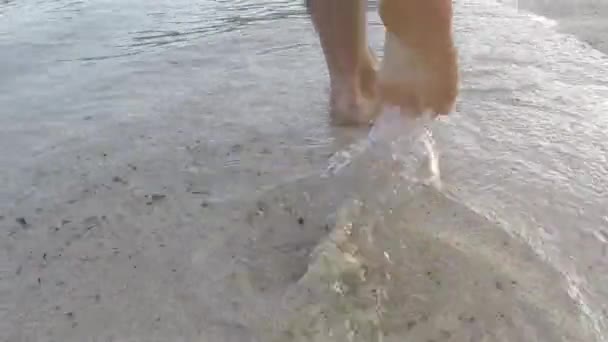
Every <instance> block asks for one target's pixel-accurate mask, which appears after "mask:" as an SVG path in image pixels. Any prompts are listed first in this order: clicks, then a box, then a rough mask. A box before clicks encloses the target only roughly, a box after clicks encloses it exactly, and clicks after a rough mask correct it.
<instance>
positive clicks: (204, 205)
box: [201, 202, 209, 208]
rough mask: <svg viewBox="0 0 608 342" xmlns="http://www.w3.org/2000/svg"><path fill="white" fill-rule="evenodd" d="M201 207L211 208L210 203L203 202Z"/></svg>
mask: <svg viewBox="0 0 608 342" xmlns="http://www.w3.org/2000/svg"><path fill="white" fill-rule="evenodd" d="M201 207H203V208H208V207H209V203H207V202H203V203H201Z"/></svg>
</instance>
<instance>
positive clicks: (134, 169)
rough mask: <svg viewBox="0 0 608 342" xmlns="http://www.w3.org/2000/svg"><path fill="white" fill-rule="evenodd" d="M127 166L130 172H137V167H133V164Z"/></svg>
mask: <svg viewBox="0 0 608 342" xmlns="http://www.w3.org/2000/svg"><path fill="white" fill-rule="evenodd" d="M127 165H128V166H129V168H131V170H133V171H137V166H135V165H133V164H127Z"/></svg>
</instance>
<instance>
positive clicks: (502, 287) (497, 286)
mask: <svg viewBox="0 0 608 342" xmlns="http://www.w3.org/2000/svg"><path fill="white" fill-rule="evenodd" d="M496 289H497V290H499V291H502V290H504V286H502V283H501V282H499V281H497V282H496Z"/></svg>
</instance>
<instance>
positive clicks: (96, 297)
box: [95, 293, 101, 303]
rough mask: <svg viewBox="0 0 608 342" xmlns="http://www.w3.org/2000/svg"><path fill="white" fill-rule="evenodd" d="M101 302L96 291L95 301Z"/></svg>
mask: <svg viewBox="0 0 608 342" xmlns="http://www.w3.org/2000/svg"><path fill="white" fill-rule="evenodd" d="M99 302H101V295H100V294H99V293H98V294H96V295H95V303H99Z"/></svg>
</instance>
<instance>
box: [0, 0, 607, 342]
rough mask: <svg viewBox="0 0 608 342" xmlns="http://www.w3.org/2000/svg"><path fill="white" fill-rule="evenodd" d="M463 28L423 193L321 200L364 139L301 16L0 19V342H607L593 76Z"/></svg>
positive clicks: (40, 4) (114, 7)
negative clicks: (446, 111) (437, 176)
mask: <svg viewBox="0 0 608 342" xmlns="http://www.w3.org/2000/svg"><path fill="white" fill-rule="evenodd" d="M371 11H372V12H370V13H371V18H370V20H371V21H372V25H371V29H370V31H371V35H372V42H373V44H374V48H375V49H376V50H377V51H380V50H381V45H382V41H381V37H382V35H383V32H382V26H381V25H379V24H378V18H377V16H376V15H375V14H373V13H374V12H373V9H372V10H371ZM455 25H456V32H457V40H458V44H459V47H460V56H461V60H462V70H463V89H462V96H461V99H460V102H459V104H458V108H457V111H456V113H455V114H454V115H452V116H451V117H449V118H448V119H446V120H444V121H442V122H438V123H436V124H435V125H434V127H433V131H434V137H435V140H436V146H437V148H438V150H439V152H440V161H441V175H442V184H443V187H442V188H441V189H440V190H438V189H436V188H434V187H429V186H424V185H422V184H417V183H414V182H411V181H408V180H403V179H401V178H400V177H397V176H396V174H395V172H393V171H394V167H395V165H393V164H392V163H391V162H390V158H389V156H383V155H378V154H373V153H363V154H361V155H360V156H359V157H358V158H356V159H354V160H352V163H351V164H350V165H348V166H347V167H345V168H343V169H342V170H341V171H340V172H338V173H337V174H335V175H330V176H327V174H326V172H325V171H326V169H327V166H328V162H329V158H330V156H332V155H333V154H334V153H335V152H336V151H340V150H344V149H348V148H349V147H348V146H349V145H350V144H351V143H356V142H357V141H358V139H365V136H366V135H367V132H366V131H352V130H347V129H337V128H332V127H331V126H330V124H329V122H328V119H327V114H326V101H327V100H326V95H327V78H326V75H325V66H324V62H323V59H322V56H321V54H320V50H319V46H318V43H317V40H316V37H315V36H314V33H313V31H312V29H311V26H310V23H309V22H308V20H307V18H306V16H305V11H304V10H303V8H302V6H301V4H300V3H298V2H285V1H258V2H252V1H237V2H234V1H230V2H228V1H202V2H199V3H196V4H193V3H192V2H186V1H152V2H150V1H143V0H142V1H136V0H129V1H121V2H119V1H103V0H96V1H90V2H78V1H74V2H68V1H53V2H49V1H22V2H17V1H8V2H4V3H2V4H1V5H0V75H2V77H1V78H0V105H1V106H0V108H2V115H0V149H1V152H2V153H0V181H1V182H2V184H3V186H2V187H0V216H1V217H0V227H1V229H0V234H3V235H2V239H0V340H2V341H306V340H313V341H327V340H332V341H348V340H349V339H350V340H354V341H374V340H381V339H383V340H384V341H403V340H408V341H409V340H412V341H605V340H606V339H607V337H606V336H607V334H608V332H607V331H608V330H607V329H608V327H607V324H608V322H607V318H608V317H607V312H606V309H607V308H608V291H607V290H606V286H605V285H604V284H606V283H607V281H608V279H606V278H607V277H608V276H607V274H608V272H607V271H608V269H607V268H608V264H607V259H606V258H607V253H608V247H607V242H608V209H606V208H608V205H607V204H608V180H607V179H608V178H607V175H608V167H607V166H606V165H607V161H608V160H607V158H608V157H607V156H608V144H607V143H606V132H607V131H608V119H607V117H606V112H607V111H608V103H607V100H606V99H607V98H608V81H607V78H606V75H608V58H607V57H606V55H605V54H603V53H602V52H600V51H598V50H595V49H594V48H592V47H591V46H589V45H588V44H586V43H583V42H581V41H580V40H578V39H577V38H576V37H574V36H569V35H566V34H563V33H559V32H558V31H559V28H558V27H556V25H554V23H553V22H551V21H550V20H546V19H541V18H539V17H535V16H532V15H529V14H526V13H523V12H518V11H517V10H516V9H515V8H514V7H511V6H506V5H499V4H497V3H495V2H492V1H465V2H457V3H456V23H455ZM515 28H516V29H515Z"/></svg>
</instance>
